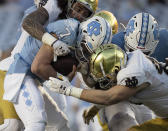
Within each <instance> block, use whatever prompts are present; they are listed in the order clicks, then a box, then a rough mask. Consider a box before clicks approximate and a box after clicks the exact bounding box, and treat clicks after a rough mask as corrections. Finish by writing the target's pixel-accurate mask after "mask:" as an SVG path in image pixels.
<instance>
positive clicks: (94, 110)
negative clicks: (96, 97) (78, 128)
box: [83, 105, 99, 125]
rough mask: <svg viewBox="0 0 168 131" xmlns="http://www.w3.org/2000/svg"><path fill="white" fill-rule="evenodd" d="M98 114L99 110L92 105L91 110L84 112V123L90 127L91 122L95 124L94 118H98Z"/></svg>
mask: <svg viewBox="0 0 168 131" xmlns="http://www.w3.org/2000/svg"><path fill="white" fill-rule="evenodd" d="M98 112H99V109H98V108H97V107H96V106H95V105H92V106H90V107H89V108H87V109H85V110H84V111H83V121H84V123H85V124H87V125H89V123H90V121H92V122H94V119H93V118H94V117H95V116H96V114H97V113H98Z"/></svg>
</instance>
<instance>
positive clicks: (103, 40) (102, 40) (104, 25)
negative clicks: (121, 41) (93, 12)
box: [76, 16, 113, 62]
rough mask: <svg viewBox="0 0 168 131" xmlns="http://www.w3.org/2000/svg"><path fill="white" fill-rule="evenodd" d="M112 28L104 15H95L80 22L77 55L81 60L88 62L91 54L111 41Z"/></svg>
mask: <svg viewBox="0 0 168 131" xmlns="http://www.w3.org/2000/svg"><path fill="white" fill-rule="evenodd" d="M112 35H113V33H112V28H111V26H110V24H109V23H108V22H107V21H106V20H105V19H104V18H102V17H99V16H94V17H92V18H90V19H88V20H87V21H84V22H82V23H81V24H80V29H79V34H78V40H77V48H76V57H77V59H78V60H79V61H80V62H87V61H88V60H89V58H90V55H91V54H92V53H93V52H94V51H95V50H96V49H97V48H98V47H99V46H100V45H103V44H107V43H111V40H112Z"/></svg>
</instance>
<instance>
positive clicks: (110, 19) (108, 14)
mask: <svg viewBox="0 0 168 131" xmlns="http://www.w3.org/2000/svg"><path fill="white" fill-rule="evenodd" d="M95 15H96V16H100V17H102V18H104V19H105V20H107V22H108V23H109V24H110V26H111V28H112V31H113V34H116V33H117V32H118V22H117V19H116V17H115V16H114V15H113V14H112V13H111V12H109V11H106V10H102V11H99V12H97V13H96V14H95Z"/></svg>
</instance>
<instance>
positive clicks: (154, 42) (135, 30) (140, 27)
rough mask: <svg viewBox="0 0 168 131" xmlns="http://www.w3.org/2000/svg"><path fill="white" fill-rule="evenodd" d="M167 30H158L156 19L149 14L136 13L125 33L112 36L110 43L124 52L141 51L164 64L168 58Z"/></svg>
mask: <svg viewBox="0 0 168 131" xmlns="http://www.w3.org/2000/svg"><path fill="white" fill-rule="evenodd" d="M167 35H168V30H167V29H164V28H159V26H158V23H157V21H156V19H155V18H154V17H153V16H152V15H151V14H149V13H138V14H136V15H134V16H133V17H132V18H131V19H130V20H129V22H128V24H127V26H126V29H125V31H123V32H119V33H117V34H116V35H114V36H113V39H112V43H114V44H116V45H119V46H120V47H121V48H122V49H124V48H125V49H126V51H133V50H136V49H141V50H142V51H143V52H144V53H145V54H147V55H150V56H152V57H154V58H156V59H157V60H158V61H160V62H164V61H165V58H166V57H167V56H168V53H167V51H166V48H168V42H167V41H168V40H167V39H168V38H167V37H166V36H167Z"/></svg>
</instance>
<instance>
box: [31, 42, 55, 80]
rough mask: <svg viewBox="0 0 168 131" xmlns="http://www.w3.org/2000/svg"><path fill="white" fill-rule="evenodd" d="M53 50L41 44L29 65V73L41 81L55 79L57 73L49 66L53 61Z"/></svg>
mask: <svg viewBox="0 0 168 131" xmlns="http://www.w3.org/2000/svg"><path fill="white" fill-rule="evenodd" d="M53 54H54V51H53V48H52V47H50V46H48V45H46V44H43V45H42V46H41V48H40V50H39V51H38V53H37V55H36V56H35V58H34V60H33V63H32V65H31V71H32V73H34V74H35V75H37V76H38V77H40V78H41V79H43V80H48V78H49V77H51V76H52V77H56V76H57V72H56V71H55V70H54V68H53V67H52V65H51V62H52V61H53Z"/></svg>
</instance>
